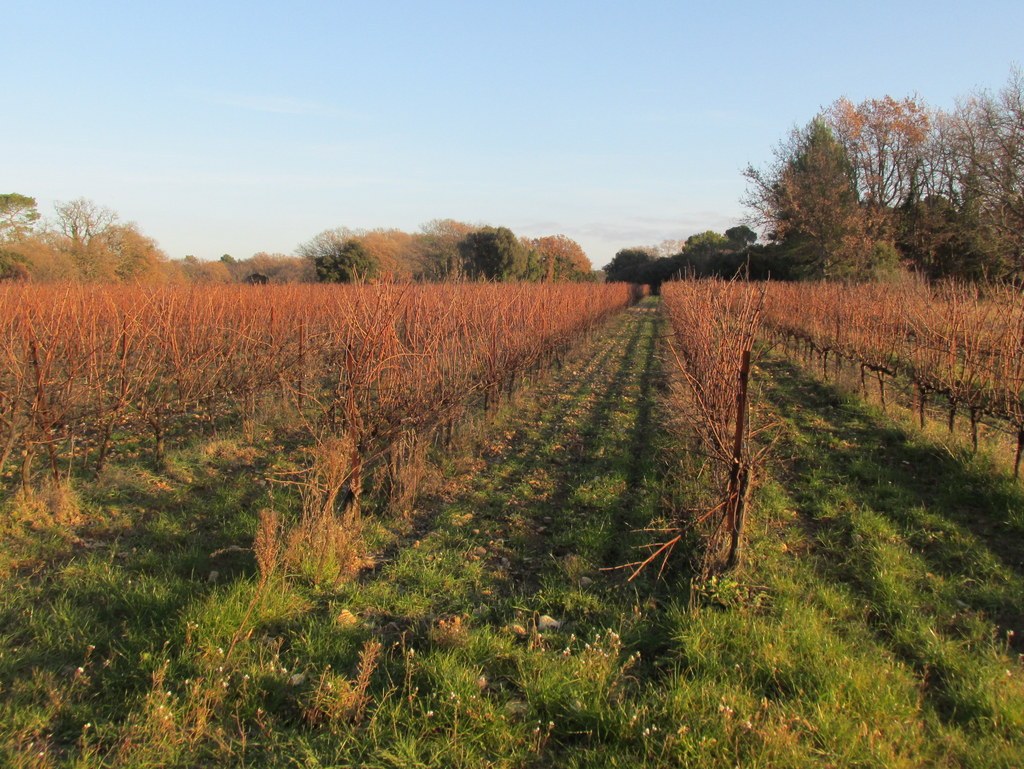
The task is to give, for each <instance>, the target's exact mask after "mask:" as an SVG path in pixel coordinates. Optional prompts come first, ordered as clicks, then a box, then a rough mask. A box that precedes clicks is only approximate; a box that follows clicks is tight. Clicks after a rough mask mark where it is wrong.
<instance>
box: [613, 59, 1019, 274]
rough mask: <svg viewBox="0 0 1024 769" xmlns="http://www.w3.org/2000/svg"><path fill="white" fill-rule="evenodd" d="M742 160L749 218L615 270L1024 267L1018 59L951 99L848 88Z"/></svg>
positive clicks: (649, 251)
mask: <svg viewBox="0 0 1024 769" xmlns="http://www.w3.org/2000/svg"><path fill="white" fill-rule="evenodd" d="M743 173H744V177H745V178H746V180H747V183H748V187H747V191H746V194H745V195H744V197H743V201H742V202H743V203H744V205H745V206H746V207H747V208H748V210H749V212H750V214H749V216H748V218H747V220H746V223H745V224H743V225H740V226H738V227H734V228H732V229H730V230H727V231H726V232H725V234H724V235H723V234H719V233H717V232H713V231H707V232H703V233H699V234H697V235H693V236H692V237H690V238H688V239H687V240H686V241H685V242H679V241H666V242H665V243H663V244H662V245H660V246H648V247H635V248H627V249H623V250H621V251H619V252H618V253H617V254H616V255H615V258H614V259H613V260H612V262H611V263H610V264H609V265H608V266H607V267H605V272H606V274H607V276H608V279H609V280H625V281H632V282H641V283H648V284H650V285H651V286H652V287H653V288H655V289H657V287H658V286H659V285H660V283H661V282H662V281H664V280H668V279H670V278H672V277H677V276H687V275H692V276H696V277H724V278H731V277H733V276H735V275H737V274H741V275H744V276H748V277H750V278H752V279H765V278H768V277H771V278H773V279H780V280H806V279H812V280H820V279H828V280H843V281H867V280H886V279H891V278H894V277H896V276H898V275H900V274H902V273H904V272H907V271H910V272H914V273H917V274H920V275H922V276H924V277H926V278H928V279H931V280H941V279H946V278H957V279H961V280H969V281H990V280H995V281H1012V282H1015V283H1021V282H1022V281H1024V75H1022V74H1021V72H1020V71H1014V72H1012V73H1011V75H1010V78H1009V80H1008V81H1007V83H1006V85H1005V86H1003V88H1001V89H1000V90H999V91H996V92H991V91H978V92H976V93H972V94H970V95H968V96H967V97H964V98H961V99H959V100H958V101H957V103H956V105H955V106H954V108H953V109H949V110H942V109H933V108H931V107H929V106H928V105H927V104H925V103H924V102H923V101H922V100H921V99H919V98H917V97H908V98H904V99H901V100H898V99H894V98H892V97H890V96H885V97H883V98H881V99H866V100H864V101H862V102H860V103H858V104H854V103H853V102H851V101H850V100H849V99H845V98H842V99H838V100H837V101H835V102H834V103H832V104H831V105H829V106H828V107H826V108H824V109H822V110H821V111H820V112H819V113H818V114H817V115H816V116H815V117H814V118H813V119H812V120H811V121H810V122H808V123H807V124H806V125H805V126H803V127H802V128H794V129H793V130H792V131H791V132H790V133H789V135H788V136H787V137H786V138H785V139H783V140H782V141H781V142H780V143H779V144H778V145H777V146H776V147H775V149H774V151H773V159H772V160H771V161H770V162H769V163H768V164H767V165H765V166H763V167H760V168H758V167H755V166H753V165H751V166H748V167H747V168H746V170H745V171H744V172H743ZM748 225H749V226H748ZM751 227H753V228H755V229H757V230H758V231H760V233H761V234H762V239H763V241H764V242H761V243H758V242H757V240H758V236H757V233H756V232H755V231H754V230H753V229H751Z"/></svg>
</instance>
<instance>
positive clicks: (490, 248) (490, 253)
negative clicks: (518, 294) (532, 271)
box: [459, 227, 529, 280]
mask: <svg viewBox="0 0 1024 769" xmlns="http://www.w3.org/2000/svg"><path fill="white" fill-rule="evenodd" d="M459 253H460V254H461V255H462V263H463V269H464V270H465V272H466V275H468V276H469V277H470V278H477V279H478V278H484V279H486V280H515V279H517V278H522V277H525V275H526V271H527V266H528V258H529V249H528V248H527V247H526V246H524V245H523V243H522V242H520V240H519V238H517V237H516V236H515V234H514V233H513V232H512V230H510V229H508V228H507V227H483V228H481V229H479V230H476V231H475V232H471V233H469V234H468V235H467V236H466V237H465V238H463V239H462V241H461V242H460V243H459Z"/></svg>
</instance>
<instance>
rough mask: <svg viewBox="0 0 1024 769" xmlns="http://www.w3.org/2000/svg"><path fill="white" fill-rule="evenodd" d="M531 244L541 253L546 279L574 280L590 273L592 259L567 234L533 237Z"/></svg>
mask: <svg viewBox="0 0 1024 769" xmlns="http://www.w3.org/2000/svg"><path fill="white" fill-rule="evenodd" d="M529 244H530V247H531V248H533V249H534V250H535V251H536V252H537V253H538V254H539V255H540V267H541V273H542V276H543V279H544V280H545V281H548V282H550V281H553V280H572V279H574V278H581V277H584V276H586V275H589V274H590V271H591V269H592V267H591V264H590V259H588V258H587V254H586V252H585V251H584V250H583V247H582V246H581V245H580V244H579V243H577V242H576V241H575V240H573V239H572V238H570V237H567V236H566V235H548V236H546V237H543V238H533V239H531V240H530V241H529Z"/></svg>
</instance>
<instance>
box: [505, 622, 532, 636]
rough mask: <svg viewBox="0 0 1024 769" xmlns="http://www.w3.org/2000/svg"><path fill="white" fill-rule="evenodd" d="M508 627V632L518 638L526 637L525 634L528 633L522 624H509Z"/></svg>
mask: <svg viewBox="0 0 1024 769" xmlns="http://www.w3.org/2000/svg"><path fill="white" fill-rule="evenodd" d="M508 629H509V632H510V633H512V634H513V635H515V636H518V637H519V638H526V636H527V635H528V634H527V632H526V628H524V627H523V626H522V625H518V624H516V625H509V626H508Z"/></svg>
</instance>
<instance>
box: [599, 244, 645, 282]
mask: <svg viewBox="0 0 1024 769" xmlns="http://www.w3.org/2000/svg"><path fill="white" fill-rule="evenodd" d="M654 261H655V260H654V256H652V255H651V252H650V251H648V250H647V249H645V248H623V249H622V250H620V251H619V252H618V253H616V254H615V256H614V257H612V260H611V261H610V262H609V263H608V264H607V265H606V266H605V268H604V274H605V280H607V281H608V282H609V283H617V282H625V283H644V282H646V280H647V278H646V273H645V270H646V269H647V268H648V267H649V266H650V265H652V264H653V263H654Z"/></svg>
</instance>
